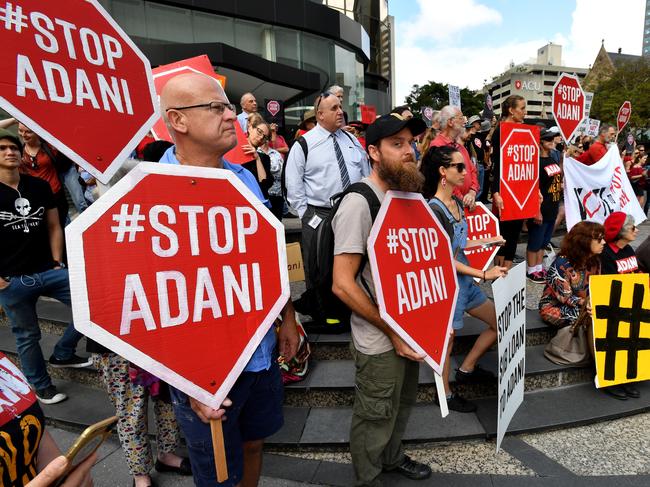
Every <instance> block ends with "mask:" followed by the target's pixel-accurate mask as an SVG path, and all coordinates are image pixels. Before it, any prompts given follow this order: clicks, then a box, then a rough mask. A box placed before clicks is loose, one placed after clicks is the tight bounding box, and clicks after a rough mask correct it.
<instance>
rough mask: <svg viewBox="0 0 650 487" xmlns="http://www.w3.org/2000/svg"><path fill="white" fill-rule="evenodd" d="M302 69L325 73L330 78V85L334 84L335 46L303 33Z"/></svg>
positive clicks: (320, 38)
mask: <svg viewBox="0 0 650 487" xmlns="http://www.w3.org/2000/svg"><path fill="white" fill-rule="evenodd" d="M300 47H301V49H302V56H301V61H302V69H306V70H308V71H318V72H321V73H322V72H325V74H326V76H327V77H328V78H329V81H328V83H329V84H330V85H331V84H334V83H335V82H336V79H335V78H334V66H333V65H334V63H333V57H334V49H333V47H334V44H333V43H332V42H330V41H328V40H325V39H323V38H322V37H316V36H312V35H309V34H305V33H302V42H301V46H300Z"/></svg>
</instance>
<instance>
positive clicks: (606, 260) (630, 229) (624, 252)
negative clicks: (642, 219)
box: [600, 211, 639, 274]
mask: <svg viewBox="0 0 650 487" xmlns="http://www.w3.org/2000/svg"><path fill="white" fill-rule="evenodd" d="M604 226H605V242H607V245H605V249H604V250H603V253H602V254H600V263H601V274H628V273H630V272H639V265H638V263H637V259H636V254H635V253H634V249H633V248H632V246H631V245H630V243H631V242H634V241H635V240H636V236H637V235H638V234H639V229H638V228H637V227H636V225H635V224H634V218H633V217H632V215H627V214H625V213H623V212H622V211H615V212H614V213H612V214H611V215H609V216H608V217H607V218H606V219H605V223H604Z"/></svg>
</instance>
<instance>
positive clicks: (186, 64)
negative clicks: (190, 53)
mask: <svg viewBox="0 0 650 487" xmlns="http://www.w3.org/2000/svg"><path fill="white" fill-rule="evenodd" d="M187 73H203V74H207V75H208V76H212V77H213V78H214V79H216V80H217V81H218V82H219V84H220V85H221V87H222V88H223V89H224V90H225V89H226V77H225V76H221V75H218V74H216V73H215V72H214V68H213V67H212V63H211V62H210V58H208V56H206V55H205V54H203V55H201V56H196V57H193V58H189V59H183V60H182V61H178V62H175V63H171V64H164V65H162V66H158V67H157V68H154V69H153V82H154V85H155V87H156V93H158V97H159V98H160V94H161V93H162V90H163V88H164V87H165V85H166V84H167V82H168V81H169V80H170V79H172V78H173V77H174V76H178V75H179V74H187ZM151 132H152V133H153V136H154V137H155V138H156V140H166V141H168V142H173V140H172V137H171V135H169V131H168V130H167V126H166V125H165V121H164V120H163V117H162V114H161V116H160V117H159V118H158V120H156V123H155V124H154V125H153V127H152V128H151ZM154 162H156V161H154Z"/></svg>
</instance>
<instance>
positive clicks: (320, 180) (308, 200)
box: [286, 92, 370, 287]
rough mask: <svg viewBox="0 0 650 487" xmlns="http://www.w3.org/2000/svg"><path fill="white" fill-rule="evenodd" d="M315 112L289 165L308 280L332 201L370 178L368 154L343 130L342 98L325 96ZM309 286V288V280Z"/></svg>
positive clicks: (291, 200) (290, 198) (291, 201)
mask: <svg viewBox="0 0 650 487" xmlns="http://www.w3.org/2000/svg"><path fill="white" fill-rule="evenodd" d="M314 111H315V112H316V126H315V127H314V128H313V129H311V130H310V131H309V132H307V133H306V134H304V135H303V136H302V137H303V138H304V142H305V143H304V144H300V143H296V144H294V145H293V147H292V148H291V151H290V152H289V157H288V158H287V163H286V187H287V201H288V203H289V205H291V207H292V208H293V209H294V210H295V211H296V212H297V213H298V216H299V217H300V218H301V220H302V245H301V246H302V254H303V260H304V266H305V276H307V275H308V274H309V267H308V266H309V256H310V254H311V251H312V247H313V240H314V236H315V234H316V230H317V229H318V226H319V225H320V223H321V222H322V221H323V219H324V218H325V217H326V216H327V215H328V213H329V211H330V209H331V206H332V205H331V203H330V198H331V197H332V196H334V195H336V194H338V193H340V192H341V191H343V190H344V189H346V188H347V187H348V186H349V185H350V184H352V183H356V182H357V181H360V180H361V178H363V177H366V176H368V175H369V174H370V165H369V164H368V157H367V155H366V152H365V150H364V149H363V147H362V146H361V144H360V143H359V141H358V140H357V139H356V137H354V136H353V135H351V134H349V133H347V132H344V131H343V130H341V127H342V126H343V109H342V108H341V102H340V100H339V98H337V97H336V96H335V95H333V94H332V93H330V92H325V93H322V94H321V95H320V96H319V97H318V98H317V99H316V104H315V106H314ZM303 145H304V146H305V147H306V149H307V154H305V149H304V148H303ZM305 156H306V157H305ZM306 283H307V287H309V285H310V282H309V279H308V278H307V277H306Z"/></svg>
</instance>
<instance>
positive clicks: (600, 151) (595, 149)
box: [575, 140, 607, 166]
mask: <svg viewBox="0 0 650 487" xmlns="http://www.w3.org/2000/svg"><path fill="white" fill-rule="evenodd" d="M605 154H607V146H606V145H605V144H603V143H602V142H599V141H598V140H597V141H596V142H594V143H593V144H591V145H590V146H589V150H587V151H585V152H583V153H582V154H580V155H579V156H578V157H576V158H575V159H576V161H579V162H582V163H583V164H584V165H585V166H591V165H593V164H596V163H597V162H598V161H600V160H601V159H602V158H603V156H604V155H605Z"/></svg>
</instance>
